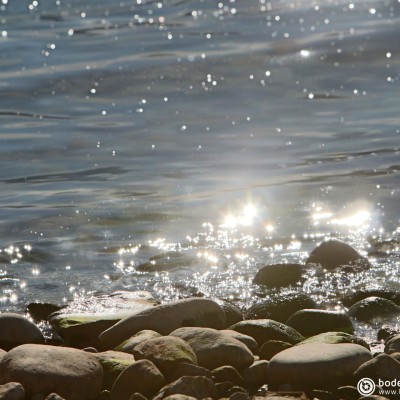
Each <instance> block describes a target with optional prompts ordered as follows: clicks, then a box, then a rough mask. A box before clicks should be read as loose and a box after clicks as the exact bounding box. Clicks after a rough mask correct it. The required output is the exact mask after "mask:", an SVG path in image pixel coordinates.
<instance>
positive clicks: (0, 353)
mask: <svg viewBox="0 0 400 400" xmlns="http://www.w3.org/2000/svg"><path fill="white" fill-rule="evenodd" d="M6 354H7V352H6V351H5V350H3V349H0V359H1V357H3V356H5V355H6Z"/></svg>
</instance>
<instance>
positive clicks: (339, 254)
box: [307, 240, 371, 269]
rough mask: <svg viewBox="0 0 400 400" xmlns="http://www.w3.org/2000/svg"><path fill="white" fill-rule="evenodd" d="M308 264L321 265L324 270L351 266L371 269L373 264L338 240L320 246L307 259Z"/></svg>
mask: <svg viewBox="0 0 400 400" xmlns="http://www.w3.org/2000/svg"><path fill="white" fill-rule="evenodd" d="M307 264H319V265H320V266H321V267H322V268H326V269H334V268H337V267H343V266H350V267H352V268H355V269H358V268H360V267H362V268H369V267H370V266H371V264H370V263H369V261H368V260H367V259H366V258H365V257H363V256H362V255H361V254H360V253H358V252H357V251H356V250H354V249H353V248H352V247H351V246H349V245H348V244H346V243H343V242H340V241H338V240H328V241H326V242H322V243H321V244H320V245H318V246H317V247H316V248H315V249H314V250H313V251H312V252H311V254H310V256H309V257H308V259H307Z"/></svg>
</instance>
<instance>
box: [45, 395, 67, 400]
mask: <svg viewBox="0 0 400 400" xmlns="http://www.w3.org/2000/svg"><path fill="white" fill-rule="evenodd" d="M45 400H65V399H64V397H61V396H59V395H58V394H57V393H50V394H49V395H48V396H47V397H46V399H45Z"/></svg>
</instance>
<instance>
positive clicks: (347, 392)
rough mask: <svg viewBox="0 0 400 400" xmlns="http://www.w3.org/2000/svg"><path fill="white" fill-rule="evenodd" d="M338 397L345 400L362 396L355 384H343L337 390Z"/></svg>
mask: <svg viewBox="0 0 400 400" xmlns="http://www.w3.org/2000/svg"><path fill="white" fill-rule="evenodd" d="M335 393H336V395H337V397H338V398H339V399H343V400H357V399H358V398H359V397H360V393H359V392H358V390H357V388H356V387H355V386H341V387H339V388H337V390H336V391H335Z"/></svg>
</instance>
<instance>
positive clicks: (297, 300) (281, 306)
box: [246, 293, 317, 322]
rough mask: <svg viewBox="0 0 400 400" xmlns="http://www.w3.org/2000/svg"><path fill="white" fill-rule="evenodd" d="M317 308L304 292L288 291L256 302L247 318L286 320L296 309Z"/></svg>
mask: <svg viewBox="0 0 400 400" xmlns="http://www.w3.org/2000/svg"><path fill="white" fill-rule="evenodd" d="M305 308H307V309H310V308H317V304H316V303H315V301H314V300H313V299H312V298H311V297H310V296H308V295H306V294H304V293H287V294H284V295H283V294H278V295H274V296H271V297H270V298H269V299H268V300H265V301H263V302H261V303H256V304H254V305H253V306H252V307H250V308H249V309H248V310H247V312H246V319H272V320H274V321H278V322H286V321H287V319H288V318H289V317H290V316H291V315H293V314H294V313H295V312H296V311H299V310H303V309H305Z"/></svg>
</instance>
